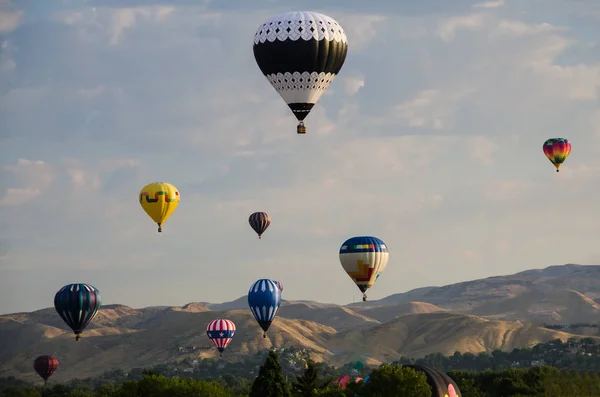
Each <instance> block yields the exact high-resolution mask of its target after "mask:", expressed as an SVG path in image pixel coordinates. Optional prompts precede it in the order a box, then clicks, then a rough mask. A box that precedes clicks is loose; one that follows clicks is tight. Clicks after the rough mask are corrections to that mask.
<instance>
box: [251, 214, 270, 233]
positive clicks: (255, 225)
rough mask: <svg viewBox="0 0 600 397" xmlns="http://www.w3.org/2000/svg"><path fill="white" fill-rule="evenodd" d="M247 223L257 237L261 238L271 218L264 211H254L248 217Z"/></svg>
mask: <svg viewBox="0 0 600 397" xmlns="http://www.w3.org/2000/svg"><path fill="white" fill-rule="evenodd" d="M248 223H250V227H252V229H254V231H255V232H256V234H258V238H261V237H262V234H263V233H264V232H265V231H266V230H267V228H268V227H269V225H270V224H271V218H270V217H269V215H267V213H266V212H255V213H253V214H252V215H250V217H249V218H248Z"/></svg>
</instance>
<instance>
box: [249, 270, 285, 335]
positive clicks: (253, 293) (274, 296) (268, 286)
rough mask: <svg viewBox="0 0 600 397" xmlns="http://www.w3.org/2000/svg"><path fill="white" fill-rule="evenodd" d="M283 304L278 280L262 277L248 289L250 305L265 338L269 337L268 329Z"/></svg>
mask: <svg viewBox="0 0 600 397" xmlns="http://www.w3.org/2000/svg"><path fill="white" fill-rule="evenodd" d="M280 305H281V291H280V290H279V287H278V286H277V284H276V282H275V281H273V280H269V279H267V278H261V279H260V280H258V281H256V282H255V283H254V284H252V286H251V287H250V291H248V306H250V310H251V311H252V314H253V315H254V318H255V319H256V321H257V322H258V325H260V327H261V328H262V329H263V331H264V333H263V338H266V337H267V330H268V329H269V327H270V326H271V322H273V320H274V319H275V316H276V315H277V311H278V310H279V306H280Z"/></svg>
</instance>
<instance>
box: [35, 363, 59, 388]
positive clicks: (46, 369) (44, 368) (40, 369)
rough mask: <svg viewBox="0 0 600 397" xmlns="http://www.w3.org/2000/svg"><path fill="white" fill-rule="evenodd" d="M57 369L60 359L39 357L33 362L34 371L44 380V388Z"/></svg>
mask: <svg viewBox="0 0 600 397" xmlns="http://www.w3.org/2000/svg"><path fill="white" fill-rule="evenodd" d="M57 368H58V359H57V358H56V357H54V356H39V357H38V358H36V359H35V360H34V361H33V369H34V370H35V372H37V373H38V375H39V376H40V377H41V378H42V379H43V380H44V386H46V382H48V378H49V377H51V376H52V374H53V373H54V372H55V371H56V370H57Z"/></svg>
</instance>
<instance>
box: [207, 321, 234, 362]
mask: <svg viewBox="0 0 600 397" xmlns="http://www.w3.org/2000/svg"><path fill="white" fill-rule="evenodd" d="M206 334H207V335H208V337H209V338H210V340H211V341H212V343H213V345H215V347H216V348H217V349H218V350H219V352H220V353H221V356H223V351H224V350H225V348H226V347H227V345H228V344H229V342H231V340H232V339H233V335H235V324H234V323H233V321H231V320H227V319H224V318H219V319H216V320H213V321H211V322H210V323H208V325H207V326H206Z"/></svg>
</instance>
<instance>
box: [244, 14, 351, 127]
mask: <svg viewBox="0 0 600 397" xmlns="http://www.w3.org/2000/svg"><path fill="white" fill-rule="evenodd" d="M253 51H254V59H255V60H256V63H257V64H258V67H259V68H260V70H261V72H262V73H263V75H264V76H265V77H266V78H267V80H269V83H271V85H272V86H273V88H274V89H275V90H276V91H277V93H278V94H279V95H280V96H281V98H283V100H284V101H285V103H287V105H288V106H289V108H290V109H291V111H292V112H293V113H294V115H295V116H296V118H297V119H298V121H299V122H300V123H299V124H298V129H297V131H298V133H299V134H302V133H305V132H306V127H305V126H304V123H303V122H302V121H303V120H304V119H305V118H306V116H308V114H309V113H310V111H311V109H312V108H313V106H314V105H315V104H316V103H317V101H318V100H319V98H321V96H322V95H323V93H324V92H325V90H327V88H328V87H329V85H330V84H331V82H332V81H333V79H334V78H335V76H337V74H338V73H339V71H340V70H341V68H342V66H343V65H344V61H345V60H346V54H347V52H348V40H347V38H346V34H345V33H344V30H343V29H342V27H341V26H340V24H339V23H338V22H337V21H335V20H334V19H333V18H331V17H329V16H327V15H323V14H320V13H317V12H312V11H293V12H286V13H284V14H279V15H276V16H274V17H271V18H269V19H268V20H267V21H265V22H264V23H263V24H262V25H260V26H259V27H258V29H257V30H256V33H255V35H254V46H253Z"/></svg>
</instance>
